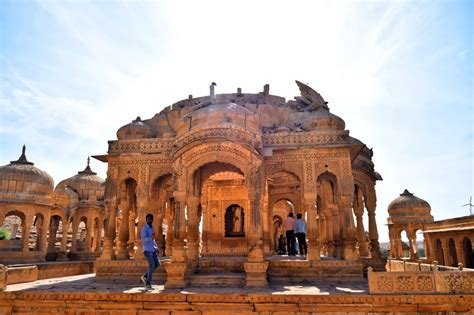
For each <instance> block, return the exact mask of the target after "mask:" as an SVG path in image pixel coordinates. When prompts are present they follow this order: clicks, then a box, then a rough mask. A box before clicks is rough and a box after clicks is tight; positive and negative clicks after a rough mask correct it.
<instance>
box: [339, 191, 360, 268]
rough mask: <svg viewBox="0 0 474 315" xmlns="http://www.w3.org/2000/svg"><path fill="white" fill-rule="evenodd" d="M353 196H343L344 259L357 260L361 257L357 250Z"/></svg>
mask: <svg viewBox="0 0 474 315" xmlns="http://www.w3.org/2000/svg"><path fill="white" fill-rule="evenodd" d="M351 201H352V198H351V197H350V196H342V197H341V210H342V219H343V220H342V222H341V227H342V240H343V243H342V245H343V246H342V257H341V258H342V259H345V260H356V259H358V258H359V254H358V253H357V250H356V242H357V241H356V237H355V236H356V233H355V225H354V218H353V216H352V202H351Z"/></svg>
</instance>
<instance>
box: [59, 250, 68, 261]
mask: <svg viewBox="0 0 474 315" xmlns="http://www.w3.org/2000/svg"><path fill="white" fill-rule="evenodd" d="M68 260H69V259H68V258H67V252H63V251H60V252H58V257H57V258H56V261H68Z"/></svg>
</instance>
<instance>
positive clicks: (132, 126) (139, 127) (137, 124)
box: [117, 116, 158, 140]
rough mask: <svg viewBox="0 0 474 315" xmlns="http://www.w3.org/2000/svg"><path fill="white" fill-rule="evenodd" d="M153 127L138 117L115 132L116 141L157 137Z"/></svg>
mask: <svg viewBox="0 0 474 315" xmlns="http://www.w3.org/2000/svg"><path fill="white" fill-rule="evenodd" d="M157 134H158V133H157V131H156V129H155V127H154V126H152V125H150V124H148V123H147V122H145V121H142V120H141V118H140V116H139V117H137V119H135V120H133V121H132V122H131V123H129V124H127V125H125V126H123V127H121V128H120V129H119V130H118V131H117V139H119V140H122V139H143V138H154V137H156V136H157Z"/></svg>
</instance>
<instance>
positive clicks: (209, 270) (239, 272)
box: [189, 257, 247, 288]
mask: <svg viewBox="0 0 474 315" xmlns="http://www.w3.org/2000/svg"><path fill="white" fill-rule="evenodd" d="M246 261H247V259H246V258H245V257H201V258H199V260H198V263H197V266H196V271H195V273H194V274H193V275H191V276H190V277H189V280H190V282H189V286H191V287H219V288H222V287H245V284H246V278H247V274H246V273H245V271H244V263H245V262H246Z"/></svg>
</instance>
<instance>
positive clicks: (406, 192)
mask: <svg viewBox="0 0 474 315" xmlns="http://www.w3.org/2000/svg"><path fill="white" fill-rule="evenodd" d="M400 196H413V194H412V193H411V192H409V191H408V189H405V190H404V191H403V193H402V194H400Z"/></svg>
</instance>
